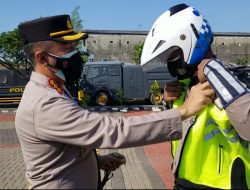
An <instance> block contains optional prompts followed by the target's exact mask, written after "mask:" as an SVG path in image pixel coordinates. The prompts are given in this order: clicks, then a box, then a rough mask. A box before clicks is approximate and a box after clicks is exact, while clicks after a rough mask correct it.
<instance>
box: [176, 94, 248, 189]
mask: <svg viewBox="0 0 250 190" xmlns="http://www.w3.org/2000/svg"><path fill="white" fill-rule="evenodd" d="M183 100H184V98H183V97H182V99H181V100H180V99H179V100H177V101H174V103H173V107H178V106H180V105H181V104H180V102H183ZM183 138H186V139H185V145H183V147H182V153H181V159H180V162H179V165H178V171H177V176H178V178H182V179H186V180H189V181H190V182H192V183H194V184H199V185H206V186H209V187H213V188H221V189H230V188H231V170H232V165H233V162H234V160H235V159H236V158H238V157H239V158H240V159H241V160H242V161H243V162H244V165H245V174H246V181H247V184H248V188H250V155H249V152H248V148H247V146H248V143H247V142H245V141H244V140H242V139H241V138H240V137H239V135H238V134H237V132H236V130H235V129H234V128H233V126H232V125H231V123H230V121H229V118H228V117H227V114H226V112H225V110H219V109H218V108H217V107H216V106H215V105H214V104H210V105H208V106H206V107H205V108H204V109H203V110H202V111H201V112H200V113H199V115H198V116H197V118H196V122H195V123H194V124H193V125H192V127H191V128H190V130H189V132H188V134H187V136H186V137H183ZM178 144H179V141H172V148H173V149H172V153H173V155H175V153H176V150H177V148H178Z"/></svg>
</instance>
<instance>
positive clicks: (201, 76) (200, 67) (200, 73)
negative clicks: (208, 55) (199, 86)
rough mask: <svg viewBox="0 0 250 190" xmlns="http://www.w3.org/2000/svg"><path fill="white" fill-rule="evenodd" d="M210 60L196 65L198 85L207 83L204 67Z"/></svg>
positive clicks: (204, 60)
mask: <svg viewBox="0 0 250 190" xmlns="http://www.w3.org/2000/svg"><path fill="white" fill-rule="evenodd" d="M210 60H211V59H203V60H202V61H201V63H200V64H199V65H198V72H197V75H198V78H199V81H200V83H204V82H205V81H207V79H206V76H205V74H204V67H205V66H206V64H208V62H209V61H210Z"/></svg>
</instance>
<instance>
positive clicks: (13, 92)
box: [0, 68, 27, 104]
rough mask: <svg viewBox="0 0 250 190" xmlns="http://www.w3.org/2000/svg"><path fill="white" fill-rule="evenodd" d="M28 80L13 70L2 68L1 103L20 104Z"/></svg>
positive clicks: (0, 76) (0, 78)
mask: <svg viewBox="0 0 250 190" xmlns="http://www.w3.org/2000/svg"><path fill="white" fill-rule="evenodd" d="M26 83H27V81H26V80H25V79H23V78H22V77H21V76H19V75H18V74H17V73H15V72H14V71H12V70H9V69H6V68H0V103H1V104H18V103H19V102H20V100H21V97H22V94H23V91H24V87H25V85H26Z"/></svg>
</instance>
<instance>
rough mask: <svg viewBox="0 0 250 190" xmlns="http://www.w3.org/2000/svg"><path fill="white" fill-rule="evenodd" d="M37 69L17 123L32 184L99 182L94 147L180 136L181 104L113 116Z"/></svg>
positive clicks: (62, 186) (57, 185)
mask: <svg viewBox="0 0 250 190" xmlns="http://www.w3.org/2000/svg"><path fill="white" fill-rule="evenodd" d="M48 80H49V79H48V78H47V77H45V76H44V75H42V74H39V73H35V72H33V73H32V75H31V78H30V81H29V82H28V84H27V86H26V88H25V90H24V93H23V96H22V100H21V102H20V104H19V107H18V110H17V113H16V119H15V127H16V131H17V135H18V138H19V140H20V143H21V148H22V153H23V157H24V162H25V164H26V178H27V180H28V182H29V183H30V186H29V188H41V189H53V188H55V189H83V188H84V189H93V188H97V181H98V166H97V161H96V158H95V154H94V151H93V149H95V148H99V147H100V148H126V147H132V146H142V145H146V144H151V143H159V142H163V141H169V140H176V139H179V138H181V135H182V123H181V117H180V113H179V112H178V111H177V110H176V109H172V110H166V111H162V112H157V113H152V114H149V115H143V116H133V117H129V118H123V117H120V118H119V119H114V118H112V117H107V116H103V115H100V114H98V113H90V112H88V111H86V110H84V109H82V108H81V107H79V106H78V105H76V104H75V103H74V102H73V101H72V99H71V98H69V97H67V96H66V95H64V94H59V93H58V92H57V91H56V90H55V89H53V88H51V87H50V86H49V85H48Z"/></svg>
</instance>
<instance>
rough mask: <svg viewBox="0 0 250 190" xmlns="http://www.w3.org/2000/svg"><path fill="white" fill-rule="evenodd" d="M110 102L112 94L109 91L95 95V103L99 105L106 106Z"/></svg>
mask: <svg viewBox="0 0 250 190" xmlns="http://www.w3.org/2000/svg"><path fill="white" fill-rule="evenodd" d="M109 102H110V96H109V94H108V93H107V92H98V93H97V94H96V96H95V103H96V105H98V106H106V105H108V104H109Z"/></svg>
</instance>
